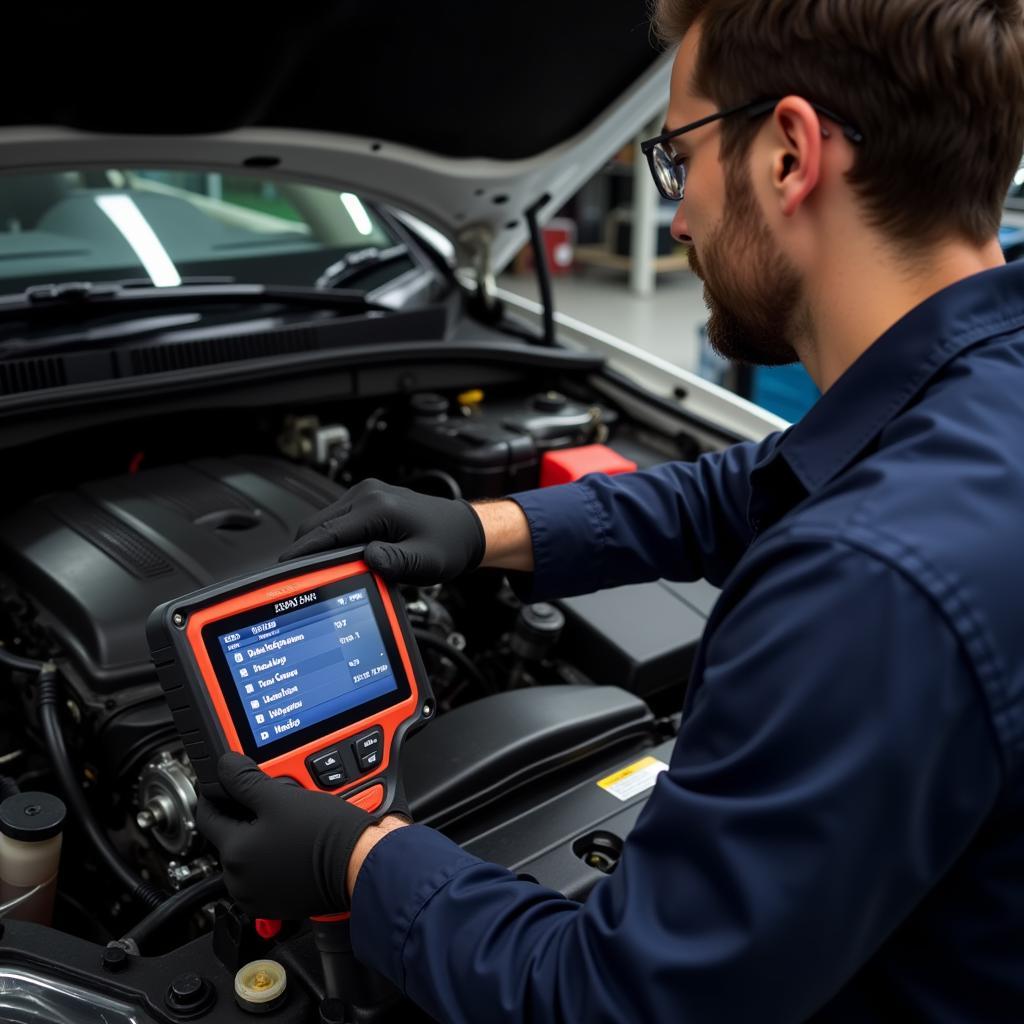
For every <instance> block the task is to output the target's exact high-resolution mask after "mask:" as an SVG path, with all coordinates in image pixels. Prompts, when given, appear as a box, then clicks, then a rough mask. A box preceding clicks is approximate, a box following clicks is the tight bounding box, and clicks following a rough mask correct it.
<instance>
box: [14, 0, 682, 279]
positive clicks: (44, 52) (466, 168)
mask: <svg viewBox="0 0 1024 1024" xmlns="http://www.w3.org/2000/svg"><path fill="white" fill-rule="evenodd" d="M225 6H226V5H225ZM17 7H18V12H17V14H16V15H14V16H13V17H11V18H10V19H9V28H10V32H9V35H8V40H9V42H10V45H9V46H8V47H7V48H6V56H5V59H4V61H3V62H0V82H2V88H0V171H21V172H24V171H26V170H28V169H33V170H36V169H45V168H60V167H75V168H84V167H89V166H95V167H103V168H108V167H121V168H139V167H147V166H153V167H161V168H187V167H201V168H204V169H209V170H223V171H230V172H231V173H239V172H240V171H244V169H246V168H249V169H252V170H253V171H254V173H256V172H258V173H261V174H262V175H263V176H267V175H268V173H270V174H273V175H279V176H281V177H283V178H289V179H295V180H300V181H304V182H307V183H310V184H320V185H324V186H327V187H339V188H344V189H347V190H351V191H355V192H358V193H360V194H362V195H365V196H367V197H369V198H372V199H376V200H379V201H382V202H385V203H390V204H393V205H395V206H397V207H399V208H402V209H404V210H407V211H409V212H410V213H413V214H415V215H416V216H418V217H420V218H421V219H423V220H425V221H426V222H427V223H429V224H431V225H433V226H434V227H436V228H437V229H439V230H440V231H442V232H443V233H444V234H446V235H447V236H448V237H449V238H451V239H453V240H455V241H459V240H460V239H461V240H462V242H463V244H464V246H465V248H466V249H471V250H472V251H473V252H474V253H475V254H476V256H475V258H476V259H477V260H481V259H483V260H484V261H485V262H486V265H487V267H488V268H489V269H491V270H496V269H500V268H501V267H502V266H503V265H504V264H505V263H507V262H508V260H509V259H511V257H512V256H513V255H514V254H515V252H516V251H518V249H519V248H520V247H521V246H522V244H523V243H524V242H525V240H526V238H527V227H526V224H525V221H524V213H525V211H526V210H527V209H529V208H530V207H533V206H535V205H536V204H538V203H540V202H541V201H542V200H544V197H547V200H546V202H544V203H543V206H542V207H541V208H540V210H539V216H540V218H541V219H543V218H544V217H545V216H547V215H550V214H551V213H553V212H554V210H556V209H557V208H558V206H559V205H560V204H561V203H562V202H563V201H564V200H565V199H567V198H568V197H569V196H571V195H572V194H573V192H575V191H576V189H577V188H578V187H579V186H580V185H581V184H582V183H583V182H584V181H585V180H586V179H587V178H588V177H589V176H590V175H592V174H593V172H594V171H595V170H596V169H597V167H598V166H600V164H601V162H603V161H604V160H605V159H607V158H608V157H609V156H610V155H611V153H613V152H614V151H615V150H616V149H618V148H619V147H620V146H621V145H622V144H623V143H625V142H626V141H628V140H629V139H630V138H631V137H632V136H633V135H635V134H636V133H637V132H639V131H641V130H642V129H643V127H644V125H645V124H647V123H648V122H649V121H650V120H651V119H652V118H653V117H654V116H656V115H657V114H658V113H659V111H660V110H661V109H662V108H663V107H664V105H665V103H666V99H667V90H668V74H669V60H670V57H669V55H667V54H663V53H661V52H660V50H659V48H658V47H657V45H656V43H655V42H654V40H653V36H652V33H651V29H650V24H649V19H648V14H647V4H646V2H645V0H559V2H558V3H550V2H544V0H523V2H521V3H519V4H514V5H513V4H501V5H498V4H481V3H479V0H445V2H444V3H428V4H424V3H417V4H414V3H409V2H407V0H397V2H392V3H390V4H374V5H371V4H369V3H366V2H365V0H364V2H362V3H356V2H343V0H342V2H339V0H335V2H333V3H326V2H322V0H316V2H304V3H300V4H292V5H281V6H277V7H274V8H269V9H267V10H266V12H264V10H263V9H259V8H247V9H245V10H242V9H238V8H232V9H231V10H230V11H228V10H224V9H222V6H221V5H214V4H206V5H204V6H203V7H198V5H197V9H196V12H195V16H188V15H187V14H186V9H187V8H188V7H190V5H187V4H186V5H183V6H181V7H175V8H173V9H169V10H168V12H167V13H165V12H164V9H163V8H159V9H153V10H152V11H151V12H150V13H148V14H147V15H146V20H143V15H142V14H141V13H132V14H124V13H120V14H119V13H117V9H116V8H115V9H109V8H107V7H97V6H95V5H82V4H77V5H75V6H70V5H65V4H44V5H24V4H22V5H17ZM121 10H122V12H123V10H124V9H123V8H122V9H121ZM12 13H13V12H12ZM0 187H2V180H0Z"/></svg>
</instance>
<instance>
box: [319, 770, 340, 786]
mask: <svg viewBox="0 0 1024 1024" xmlns="http://www.w3.org/2000/svg"><path fill="white" fill-rule="evenodd" d="M316 778H317V782H319V783H320V785H321V786H324V787H326V788H327V789H337V788H338V787H339V786H340V785H341V784H342V783H343V782H344V781H345V778H346V776H345V771H344V769H341V768H339V769H338V770H337V771H333V772H321V773H320V774H319V775H318V776H317V777H316Z"/></svg>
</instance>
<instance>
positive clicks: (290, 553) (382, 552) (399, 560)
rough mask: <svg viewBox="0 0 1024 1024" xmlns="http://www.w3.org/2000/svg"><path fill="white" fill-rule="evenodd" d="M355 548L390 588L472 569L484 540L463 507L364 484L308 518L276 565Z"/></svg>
mask: <svg viewBox="0 0 1024 1024" xmlns="http://www.w3.org/2000/svg"><path fill="white" fill-rule="evenodd" d="M359 544H365V545H366V551H365V554H364V555H363V558H364V560H365V562H366V564H367V565H368V566H369V567H370V568H371V569H373V571H374V572H377V573H379V574H380V575H381V576H382V577H383V578H384V579H385V580H387V581H388V582H389V583H420V584H429V583H446V582H448V580H452V579H455V577H456V576H461V575H462V574H463V573H467V572H471V571H472V570H473V569H475V568H476V567H477V566H478V565H479V564H480V562H481V561H482V560H483V557H484V548H485V546H486V539H485V537H484V528H483V526H482V524H481V523H480V517H479V516H478V515H477V514H476V512H474V511H473V507H472V506H471V505H470V504H469V503H468V502H465V501H462V500H461V499H457V500H452V499H451V498H435V497H431V496H430V495H428V494H420V493H418V492H417V491H410V490H407V489H406V488H405V487H392V486H391V485H390V484H385V483H382V482H381V481H380V480H363V481H362V482H361V483H358V484H356V486H355V487H353V488H352V489H351V490H350V491H349V492H348V493H347V494H346V495H345V496H344V497H343V498H341V499H339V500H338V501H336V502H335V503H334V504H333V505H328V506H327V508H325V509H323V510H322V511H321V512H318V513H317V514H316V515H315V516H311V517H310V518H309V519H307V520H306V521H305V522H304V523H303V524H302V525H301V526H300V527H299V532H298V539H297V540H296V541H295V543H294V544H292V546H291V547H290V548H288V549H287V550H286V551H285V552H284V553H283V554H282V555H281V558H280V561H282V562H283V561H286V560H287V559H289V558H301V557H302V556H303V555H312V554H315V553H316V552H318V551H331V550H333V549H334V548H347V547H355V546H357V545H359Z"/></svg>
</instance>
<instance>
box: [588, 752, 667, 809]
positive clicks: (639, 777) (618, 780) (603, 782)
mask: <svg viewBox="0 0 1024 1024" xmlns="http://www.w3.org/2000/svg"><path fill="white" fill-rule="evenodd" d="M664 771H668V765H667V764H665V762H664V761H659V760H658V759H657V758H656V757H645V758H643V759H642V760H640V761H634V762H633V764H630V765H627V766H626V767H625V768H622V769H621V770H619V771H617V772H616V773H615V774H614V775H607V776H605V778H603V779H598V782H597V784H598V785H599V786H600V787H601V788H602V789H603V790H604V791H605V792H607V793H611V795H612V796H614V797H616V798H617V799H619V800H631V799H632V798H633V797H635V796H636V795H637V794H638V793H643V792H644V791H645V790H648V789H650V788H651V787H652V786H653V785H654V784H655V782H657V781H658V776H659V775H660V774H661V773H662V772H664Z"/></svg>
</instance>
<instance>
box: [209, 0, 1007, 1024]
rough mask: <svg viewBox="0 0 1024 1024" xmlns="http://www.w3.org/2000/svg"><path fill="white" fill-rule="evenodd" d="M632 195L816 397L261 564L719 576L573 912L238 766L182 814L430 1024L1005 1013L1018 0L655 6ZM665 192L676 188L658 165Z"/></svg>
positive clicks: (346, 527)
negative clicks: (335, 920) (688, 446)
mask: <svg viewBox="0 0 1024 1024" xmlns="http://www.w3.org/2000/svg"><path fill="white" fill-rule="evenodd" d="M656 18H657V27H658V28H659V30H660V31H661V32H662V33H663V35H665V36H666V37H669V38H674V39H676V40H681V46H680V49H679V51H678V55H677V57H676V59H675V63H674V67H673V72H672V80H671V97H670V99H671V101H670V106H669V111H668V119H667V123H666V134H665V135H663V136H662V137H661V138H660V140H658V141H657V142H654V143H652V144H648V145H647V146H646V147H645V150H650V157H649V159H650V161H651V167H652V171H654V172H655V177H656V182H657V184H658V187H659V188H661V189H662V190H663V192H665V194H667V195H671V196H672V197H673V198H676V199H682V200H683V201H682V202H680V205H679V208H678V213H677V214H676V217H675V220H674V222H673V232H674V234H675V236H676V237H677V238H678V239H680V240H681V241H684V242H686V243H688V244H690V245H691V254H692V256H693V267H694V270H695V271H696V272H697V273H698V274H699V275H700V276H701V278H702V279H703V281H704V284H705V297H706V300H707V302H708V305H709V308H710V311H711V319H710V325H709V333H710V336H711V339H712V341H713V342H714V344H715V345H716V347H717V348H718V349H719V350H720V351H721V352H722V353H723V354H725V355H727V356H729V357H731V358H735V359H740V360H746V361H748V362H751V363H755V364H773V363H785V362H791V361H793V360H794V359H796V358H799V359H800V360H801V361H802V363H803V364H804V366H805V367H806V368H807V369H808V371H809V372H810V374H811V376H812V377H813V378H814V380H815V382H816V383H817V384H818V386H819V387H820V390H821V391H822V392H823V397H822V398H821V400H820V401H819V403H818V404H817V405H816V406H815V407H814V408H813V409H812V410H811V411H810V413H809V414H808V415H807V416H806V418H805V419H804V420H803V421H802V422H800V423H799V424H798V425H796V426H795V427H793V428H791V429H789V430H787V431H785V432H784V433H782V434H777V435H773V436H771V437H768V438H767V439H766V440H764V441H763V442H761V443H759V444H740V445H737V446H735V447H733V448H731V449H729V450H727V451H725V452H722V453H717V454H712V455H705V456H703V457H702V458H700V459H699V460H697V461H696V462H694V463H674V464H668V465H663V466H659V467H657V468H654V469H650V470H646V471H642V472H638V473H635V474H632V475H628V476H619V477H612V478H609V477H603V476H600V475H594V476H591V477H587V478H584V479H583V480H582V481H581V482H578V483H574V484H569V485H566V486H563V487H556V488H550V489H546V490H543V491H532V492H528V493H524V494H519V495H515V496H514V497H512V498H511V499H510V500H505V501H499V502H495V503H487V504H479V505H476V506H472V507H471V506H469V505H467V504H465V503H461V502H451V501H446V500H445V499H440V498H432V497H427V496H423V495H419V494H415V493H412V492H410V491H406V490H402V489H399V488H395V487H390V486H386V485H384V484H381V483H378V482H376V481H368V482H363V483H361V484H359V485H358V486H356V487H354V488H353V489H352V490H351V491H350V492H349V493H348V494H347V495H346V496H345V497H344V498H342V499H341V501H339V502H338V503H337V504H335V505H334V506H332V507H330V508H328V509H327V510H326V511H325V512H324V513H323V514H322V515H321V516H319V517H318V519H317V521H316V522H313V523H309V524H307V525H306V527H305V528H304V529H305V532H304V535H303V536H301V539H300V540H299V541H298V542H297V543H296V544H295V545H294V546H293V547H292V548H291V549H290V550H289V551H288V552H286V555H287V556H298V555H302V554H307V553H310V552H313V551H319V550H323V549H329V548H333V547H341V546H346V545H352V544H358V543H363V542H369V546H368V547H367V549H366V560H367V561H368V562H369V563H370V564H371V565H372V566H373V567H374V568H376V569H377V570H378V571H379V572H380V573H381V574H382V575H384V576H387V577H388V578H390V579H392V580H405V581H410V582H422V583H427V582H430V583H432V582H437V581H444V580H451V579H453V578H454V577H457V576H459V575H460V574H462V573H465V572H468V571H470V570H472V569H474V568H475V567H476V566H478V565H485V566H495V567H500V568H503V569H506V570H509V571H510V572H511V573H512V576H513V578H514V579H515V585H516V586H517V587H518V588H519V590H520V592H521V593H522V594H523V595H524V597H526V598H527V599H530V600H546V599H549V598H552V597H557V596H563V595H568V594H579V593H585V592H589V591H594V590H596V589H599V588H602V587H612V586H617V585H620V584H626V583H637V582H640V581H644V580H653V579H656V578H659V577H664V578H668V579H673V580H694V579H698V578H701V577H706V578H707V579H708V580H710V581H711V582H713V583H715V584H716V585H718V586H720V587H722V588H723V589H722V594H721V597H720V599H719V601H718V604H717V607H716V608H715V609H714V612H713V614H712V616H711V618H710V620H709V622H708V625H707V629H706V633H705V636H704V639H703V643H702V647H701V650H700V653H699V655H698V657H697V661H696V664H695V667H694V670H693V674H692V679H691V683H690V687H689V690H688V692H687V696H686V700H685V707H684V717H683V722H682V727H681V729H680V732H679V736H678V740H677V743H676V746H675V750H674V753H673V755H672V759H671V765H670V768H669V770H668V771H667V772H665V773H663V774H662V776H661V777H660V779H659V781H658V783H657V785H656V786H655V788H654V790H653V792H652V795H651V797H650V800H649V802H648V803H647V805H646V808H645V809H644V811H643V813H642V814H641V816H640V819H639V821H638V823H637V826H636V828H635V830H634V831H633V833H632V834H631V835H630V836H629V838H628V841H627V842H626V844H625V851H624V854H623V856H622V859H621V862H620V864H619V866H618V868H617V870H616V871H615V873H614V874H613V875H611V876H610V877H608V878H606V879H604V880H602V881H601V883H600V884H598V885H597V887H596V888H595V889H594V891H593V893H592V895H591V896H590V898H589V899H588V900H587V902H586V903H585V904H583V905H578V904H576V903H573V902H571V901H569V900H566V899H565V898H563V897H561V896H559V895H558V894H556V893H554V892H550V891H547V890H545V889H543V888H542V887H540V886H538V885H536V884H532V883H529V882H526V881H519V880H517V879H516V878H515V876H514V875H512V874H511V873H509V872H508V871H506V870H504V869H503V868H500V867H497V866H494V865H492V864H488V863H484V862H482V861H480V860H477V859H476V858H474V857H472V856H470V855H469V854H467V853H465V852H463V851H462V850H461V849H459V848H458V847H457V846H456V845H454V844H453V843H451V842H449V841H448V840H447V839H445V838H444V837H443V836H441V835H440V834H438V833H437V832H434V831H432V830H430V829H427V828H424V827H423V826H419V825H414V824H408V823H407V822H406V821H405V820H404V819H403V818H402V817H401V816H392V817H388V818H386V819H385V820H383V821H381V822H380V823H374V822H372V821H371V819H370V818H369V817H368V816H366V815H365V814H363V813H362V812H361V811H358V810H356V809H354V808H352V807H349V806H347V805H346V804H345V803H344V802H342V801H340V800H335V799H332V798H329V797H327V796H326V795H323V794H314V793H307V792H295V791H292V790H291V789H286V788H285V787H283V786H282V785H281V784H280V783H276V782H272V781H270V780H269V779H267V778H266V777H265V776H263V775H262V774H261V773H260V772H259V771H258V769H256V768H255V766H254V765H252V763H251V762H246V761H245V760H244V759H243V758H241V757H239V756H238V755H227V756H226V758H225V759H224V760H223V761H222V764H221V774H222V778H223V782H224V786H225V787H226V788H227V789H228V791H229V792H230V793H231V794H232V795H233V796H234V797H235V798H236V800H237V803H238V805H240V806H235V807H227V806H218V807H215V806H213V805H211V804H210V803H209V802H206V801H204V802H203V803H202V805H201V808H200V818H199V821H200V826H201V828H202V829H203V830H204V831H205V832H206V833H207V834H208V835H209V836H210V837H211V838H212V839H213V841H214V843H215V844H216V845H217V847H218V848H219V850H220V853H221V855H222V858H223V862H224V867H225V871H226V872H227V880H228V885H229V888H230V889H231V891H232V893H233V894H234V895H235V897H236V898H237V899H238V900H239V901H240V902H241V903H242V904H243V905H244V906H247V907H250V908H251V909H252V910H253V911H254V912H260V913H263V914H273V915H277V916H281V915H289V916H298V915H302V914H308V913H323V912H326V911H330V910H335V909H338V908H344V907H347V906H349V900H351V912H352V933H353V942H354V944H355V949H356V952H357V955H358V956H359V957H360V959H361V960H363V962H364V963H366V964H368V965H372V966H373V967H375V968H376V969H378V970H379V971H381V972H382V973H383V974H385V975H387V976H388V977H389V978H391V979H392V980H393V981H394V982H395V983H396V984H397V985H398V986H399V987H400V988H401V989H402V990H403V991H404V992H405V993H407V994H408V996H409V997H410V998H411V999H412V1000H414V1001H415V1002H416V1003H418V1004H420V1005H421V1006H422V1007H423V1008H424V1009H425V1010H426V1011H427V1012H429V1013H430V1014H431V1015H433V1016H434V1017H436V1018H437V1019H439V1020H442V1021H488V1022H506V1021H508V1022H511V1021H533V1022H545V1021H581V1022H582V1021H586V1022H589V1024H596V1022H606V1021H607V1022H612V1021H614V1022H622V1021H648V1022H651V1021H653V1022H667V1021H672V1022H675V1021H680V1022H687V1021H745V1020H758V1021H798V1020H804V1019H807V1018H811V1017H813V1018H814V1019H815V1020H828V1021H832V1020H844V1021H845V1020H863V1019H870V1020H877V1019H881V1018H884V1019H891V1018H895V1019H900V1020H922V1019H927V1020H957V1021H966V1020H970V1021H980V1020H986V1021H995V1020H1011V1019H1012V1020H1020V1019H1021V1018H1022V1016H1024V786H1022V784H1021V783H1022V779H1024V772H1022V760H1024V622H1022V620H1021V608H1022V601H1021V598H1020V590H1021V586H1022V585H1024V527H1022V525H1021V522H1022V516H1024V264H1017V265H1010V266H1006V265H1005V264H1004V261H1003V258H1002V255H1001V252H1000V248H999V245H998V244H997V229H998V225H999V221H1000V214H1001V209H1002V202H1003V198H1004V196H1005V193H1006V190H1007V188H1008V186H1009V182H1010V180H1011V177H1012V176H1013V173H1014V171H1015V169H1016V168H1017V166H1018V162H1019V160H1020V157H1021V152H1022V150H1024V13H1022V6H1021V3H1020V0H844V2H842V3H836V2H826V0H660V4H659V6H658V9H657V12H656ZM684 183H685V188H686V191H685V197H684V196H683V185H684Z"/></svg>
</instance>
